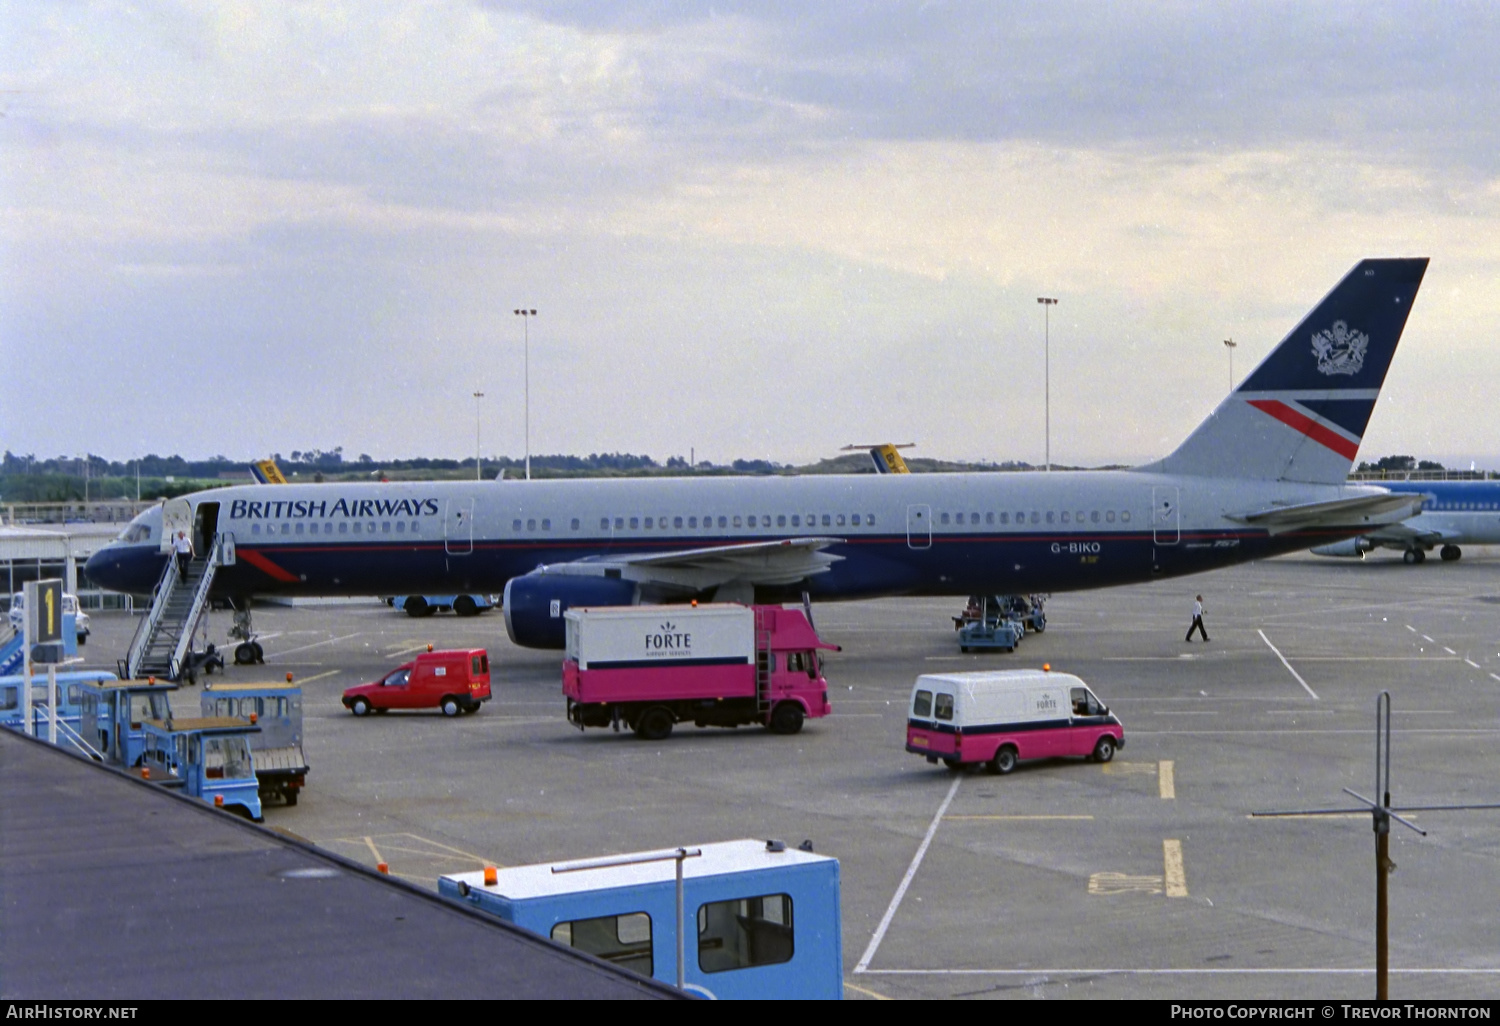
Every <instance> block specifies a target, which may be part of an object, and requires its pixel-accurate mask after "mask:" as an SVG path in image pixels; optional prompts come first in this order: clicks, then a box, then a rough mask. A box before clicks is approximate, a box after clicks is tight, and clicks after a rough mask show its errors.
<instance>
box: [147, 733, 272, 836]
mask: <svg viewBox="0 0 1500 1026" xmlns="http://www.w3.org/2000/svg"><path fill="white" fill-rule="evenodd" d="M142 728H143V730H144V733H145V744H144V746H143V749H142V752H141V761H140V771H141V776H143V777H144V778H145V779H147V780H150V781H152V782H153V783H158V784H162V785H163V786H166V787H180V788H182V790H183V791H184V793H186V794H189V795H192V796H193V797H194V798H201V799H203V800H204V801H206V802H208V803H209V804H210V805H213V806H215V807H216V808H221V809H224V810H225V811H227V812H233V813H237V814H238V815H241V816H244V817H245V818H246V819H250V820H254V821H255V822H257V823H259V822H261V819H262V816H261V806H260V785H259V784H258V782H257V781H256V777H255V757H254V755H253V754H252V753H251V748H250V738H251V737H252V736H253V735H254V734H257V733H259V731H260V728H259V727H257V726H252V725H251V724H249V723H247V722H245V721H244V720H241V719H237V718H234V717H228V716H214V717H208V718H205V719H186V720H173V719H170V718H169V719H166V720H146V721H144V722H143V723H142Z"/></svg>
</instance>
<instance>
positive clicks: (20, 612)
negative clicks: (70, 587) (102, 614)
mask: <svg viewBox="0 0 1500 1026" xmlns="http://www.w3.org/2000/svg"><path fill="white" fill-rule="evenodd" d="M62 609H63V637H64V638H73V639H74V640H75V642H76V644H78V645H82V644H84V643H85V642H87V641H88V640H89V634H90V633H91V630H92V628H91V625H90V622H89V614H87V613H85V612H84V611H83V610H82V609H79V608H78V596H77V595H73V594H70V593H68V592H63V597H62ZM9 617H10V623H11V626H12V627H14V628H15V629H16V633H18V634H19V633H20V631H21V624H22V623H23V622H24V621H25V619H26V593H25V592H24V591H18V592H16V593H15V594H14V595H12V596H11V597H10V613H9ZM70 618H71V619H72V621H73V624H72V629H71V630H70V629H69V628H68V620H69V619H70ZM68 654H69V655H73V654H75V653H73V652H69V653H68Z"/></svg>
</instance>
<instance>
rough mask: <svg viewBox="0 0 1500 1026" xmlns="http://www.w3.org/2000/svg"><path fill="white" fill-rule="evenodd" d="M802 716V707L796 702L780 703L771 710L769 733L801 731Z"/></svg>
mask: <svg viewBox="0 0 1500 1026" xmlns="http://www.w3.org/2000/svg"><path fill="white" fill-rule="evenodd" d="M802 716H803V713H802V707H801V706H800V705H798V704H797V703H796V702H782V703H781V704H780V705H778V706H777V707H776V708H775V709H772V710H771V733H773V734H795V733H797V731H799V730H801V729H802Z"/></svg>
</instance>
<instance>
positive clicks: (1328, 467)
mask: <svg viewBox="0 0 1500 1026" xmlns="http://www.w3.org/2000/svg"><path fill="white" fill-rule="evenodd" d="M1426 270H1427V259H1426V258H1425V257H1421V258H1412V259H1382V260H1362V261H1360V262H1359V264H1358V265H1356V266H1355V268H1354V270H1352V271H1350V272H1349V273H1348V275H1346V276H1345V277H1344V280H1343V281H1341V282H1339V283H1338V285H1337V286H1336V287H1335V288H1334V290H1333V291H1332V292H1330V293H1328V295H1327V296H1326V297H1324V299H1323V301H1322V302H1321V303H1319V304H1318V305H1317V306H1316V307H1315V308H1314V309H1313V311H1312V313H1310V314H1308V315H1307V316H1306V317H1305V318H1304V319H1303V320H1302V323H1301V324H1299V325H1297V327H1296V328H1295V329H1293V331H1292V333H1291V334H1289V335H1288V336H1287V337H1286V338H1284V339H1283V340H1282V341H1281V344H1280V345H1278V346H1277V347H1276V348H1275V349H1273V350H1272V351H1271V353H1270V355H1269V356H1267V357H1266V358H1265V360H1264V361H1262V362H1261V364H1260V366H1259V367H1257V368H1255V370H1254V371H1253V372H1252V373H1251V374H1250V376H1249V377H1247V378H1246V379H1245V380H1244V382H1242V383H1241V384H1240V386H1239V387H1238V388H1236V389H1235V390H1234V391H1233V392H1232V393H1231V394H1230V396H1229V398H1227V399H1225V400H1224V401H1223V402H1222V403H1220V404H1219V408H1218V409H1216V410H1215V411H1214V412H1213V415H1212V416H1210V417H1209V418H1208V419H1207V420H1205V421H1204V422H1203V423H1202V424H1200V425H1199V426H1198V429H1197V430H1196V431H1194V432H1193V433H1192V434H1191V435H1189V436H1188V439H1187V441H1185V442H1183V443H1182V445H1180V446H1178V447H1177V451H1176V452H1174V453H1172V455H1170V456H1168V457H1166V458H1165V459H1163V460H1158V461H1157V462H1155V463H1152V464H1148V465H1147V466H1144V467H1141V468H1139V469H1140V470H1146V471H1158V472H1163V473H1171V474H1194V475H1201V476H1206V477H1243V478H1255V479H1264V480H1271V481H1301V482H1308V483H1313V484H1339V483H1342V482H1343V481H1345V480H1346V479H1347V477H1348V475H1349V470H1350V468H1351V467H1352V466H1353V465H1354V458H1355V456H1356V455H1358V453H1359V443H1360V440H1361V439H1362V438H1363V437H1364V433H1365V426H1366V425H1367V424H1368V423H1369V421H1370V413H1371V411H1373V410H1374V408H1375V400H1376V398H1377V397H1378V396H1379V395H1380V386H1381V385H1382V384H1383V383H1384V381H1385V374H1386V371H1387V370H1388V369H1389V368H1390V365H1391V358H1392V357H1394V356H1395V355H1396V343H1397V342H1399V341H1400V339H1401V331H1402V329H1403V328H1405V326H1406V318H1407V315H1408V314H1409V313H1410V312H1411V304H1412V300H1413V299H1414V298H1415V297H1416V294H1417V288H1418V286H1420V285H1421V284H1422V275H1423V274H1424V273H1426Z"/></svg>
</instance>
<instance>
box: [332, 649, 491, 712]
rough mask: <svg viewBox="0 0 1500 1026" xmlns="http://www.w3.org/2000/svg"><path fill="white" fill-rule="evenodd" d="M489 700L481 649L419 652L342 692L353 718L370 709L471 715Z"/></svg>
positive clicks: (487, 666) (486, 665)
mask: <svg viewBox="0 0 1500 1026" xmlns="http://www.w3.org/2000/svg"><path fill="white" fill-rule="evenodd" d="M489 699H490V657H489V653H488V652H486V651H485V650H484V649H482V648H466V649H454V650H451V651H445V652H431V651H429V652H423V653H422V654H420V655H418V656H417V658H415V659H413V660H412V661H411V662H409V663H407V664H406V665H404V666H398V667H396V669H394V670H392V671H391V672H390V673H388V674H386V675H385V676H384V677H382V678H381V679H380V680H377V681H375V682H374V683H372V684H361V685H359V686H358V687H353V688H350V689H349V690H347V691H345V692H344V698H343V702H344V708H346V709H348V710H349V711H350V712H352V713H354V715H356V716H365V715H367V714H368V713H369V712H370V711H371V710H374V711H375V712H379V713H383V712H386V711H387V710H389V709H434V708H436V709H441V710H443V715H445V716H457V715H458V714H459V713H471V712H474V711H476V710H477V709H478V708H479V703H481V702H487V701H489Z"/></svg>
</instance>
